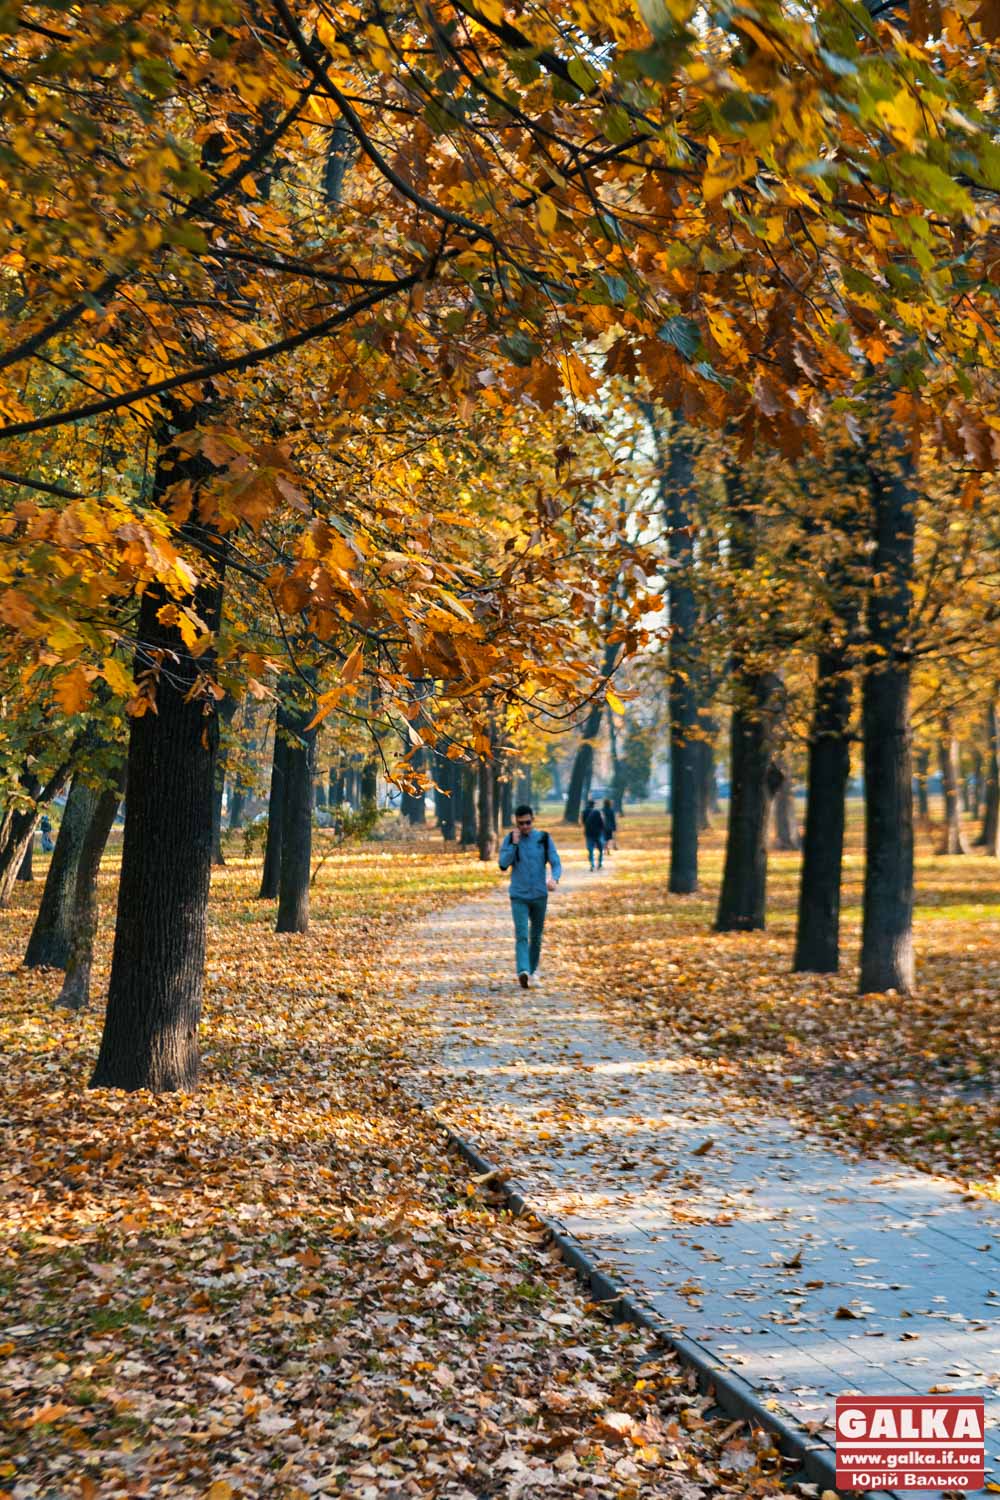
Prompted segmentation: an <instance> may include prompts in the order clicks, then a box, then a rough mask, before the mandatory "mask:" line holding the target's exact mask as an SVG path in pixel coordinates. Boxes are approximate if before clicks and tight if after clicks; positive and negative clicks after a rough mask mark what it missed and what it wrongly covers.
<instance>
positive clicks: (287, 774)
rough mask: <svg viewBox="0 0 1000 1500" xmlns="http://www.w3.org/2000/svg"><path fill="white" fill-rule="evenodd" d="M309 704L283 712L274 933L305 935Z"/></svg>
mask: <svg viewBox="0 0 1000 1500" xmlns="http://www.w3.org/2000/svg"><path fill="white" fill-rule="evenodd" d="M314 713H315V704H314V703H313V702H312V701H311V700H307V701H305V702H302V703H296V704H295V705H293V706H290V707H289V708H288V709H286V710H285V728H286V731H287V735H288V746H287V749H286V751H285V764H284V783H285V793H284V809H283V813H282V835H281V875H280V879H279V882H278V916H277V921H276V923H275V931H276V932H308V930H309V870H310V866H311V863H312V826H313V761H314V758H315V751H316V728H315V726H314V727H313V728H311V729H310V728H309V721H310V719H311V718H312V717H313V714H314Z"/></svg>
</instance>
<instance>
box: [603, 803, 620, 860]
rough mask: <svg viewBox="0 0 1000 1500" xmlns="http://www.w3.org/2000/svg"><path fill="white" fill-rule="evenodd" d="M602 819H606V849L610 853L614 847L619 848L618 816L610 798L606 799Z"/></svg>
mask: <svg viewBox="0 0 1000 1500" xmlns="http://www.w3.org/2000/svg"><path fill="white" fill-rule="evenodd" d="M601 817H602V818H603V819H604V847H605V849H606V850H607V851H608V852H609V853H610V851H611V849H612V847H613V848H615V849H617V848H618V838H617V834H618V814H617V813H616V812H615V808H614V803H613V802H612V801H611V798H610V797H605V799H604V806H603V807H602V808H601Z"/></svg>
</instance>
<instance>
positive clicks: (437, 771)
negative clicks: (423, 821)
mask: <svg viewBox="0 0 1000 1500" xmlns="http://www.w3.org/2000/svg"><path fill="white" fill-rule="evenodd" d="M433 764H434V812H435V815H436V817H437V822H438V827H439V828H440V830H441V837H442V838H443V839H444V841H445V843H448V844H450V843H451V841H452V840H453V839H454V837H455V811H456V809H455V798H456V796H457V787H458V778H457V777H456V775H455V767H456V762H455V761H453V760H449V759H448V757H447V755H443V754H442V753H441V751H440V750H435V751H434V762H433Z"/></svg>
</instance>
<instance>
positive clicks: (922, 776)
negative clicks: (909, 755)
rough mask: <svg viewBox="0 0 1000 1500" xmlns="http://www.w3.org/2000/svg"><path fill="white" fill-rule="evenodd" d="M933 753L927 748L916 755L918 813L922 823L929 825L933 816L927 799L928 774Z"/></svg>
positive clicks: (923, 747) (923, 748)
mask: <svg viewBox="0 0 1000 1500" xmlns="http://www.w3.org/2000/svg"><path fill="white" fill-rule="evenodd" d="M930 765H931V752H930V751H929V750H928V749H927V747H926V746H921V748H920V749H919V750H918V751H917V753H916V771H915V773H914V785H915V787H916V795H917V812H918V814H919V817H920V821H921V823H925V824H926V823H928V822H929V821H930V816H931V805H930V802H929V800H928V797H927V772H928V771H929V770H930Z"/></svg>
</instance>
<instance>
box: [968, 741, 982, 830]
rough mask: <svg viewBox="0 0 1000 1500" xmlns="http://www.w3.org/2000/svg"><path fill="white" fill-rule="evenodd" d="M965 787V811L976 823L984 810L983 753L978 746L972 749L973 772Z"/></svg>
mask: <svg viewBox="0 0 1000 1500" xmlns="http://www.w3.org/2000/svg"><path fill="white" fill-rule="evenodd" d="M965 787H966V792H967V797H966V803H965V810H966V812H967V813H968V814H969V816H970V818H972V820H973V822H975V820H976V819H977V818H978V817H979V815H980V813H981V812H982V810H983V752H982V751H981V750H980V749H979V747H978V745H974V746H973V749H972V772H971V775H970V776H969V778H968V780H967V781H966V782H965Z"/></svg>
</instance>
